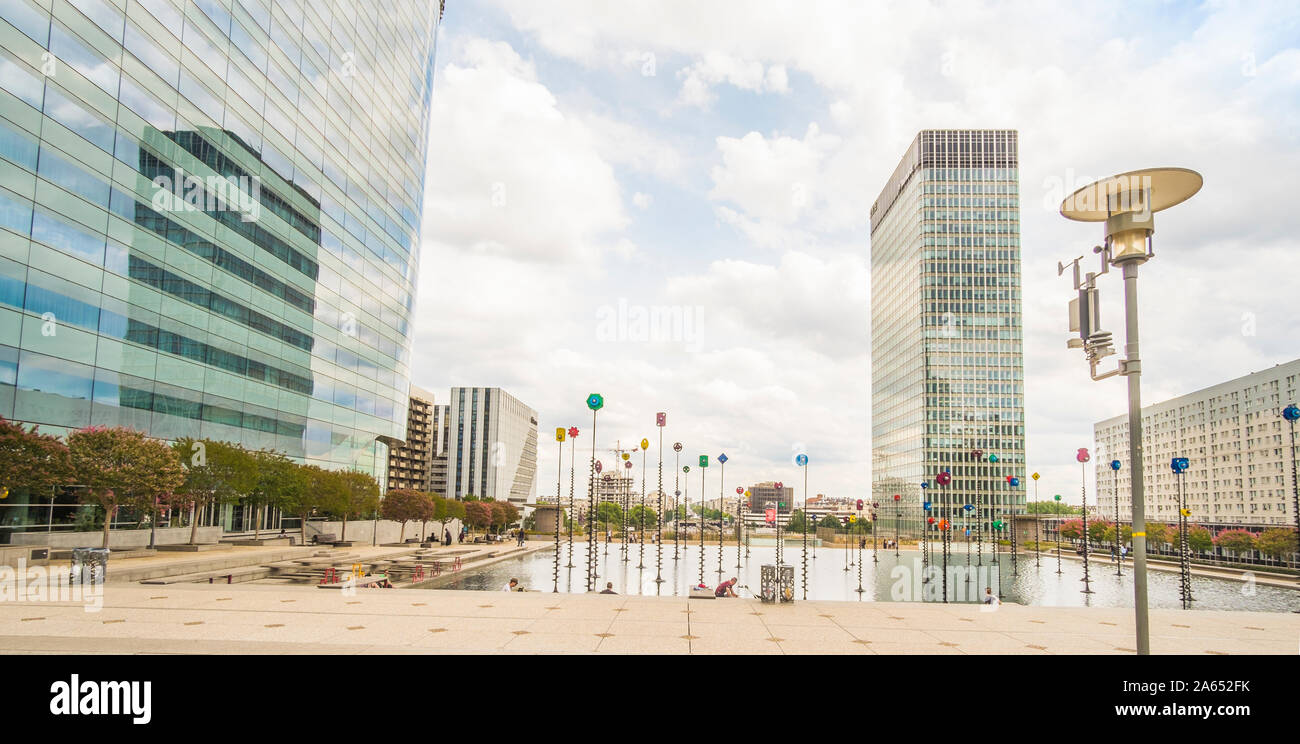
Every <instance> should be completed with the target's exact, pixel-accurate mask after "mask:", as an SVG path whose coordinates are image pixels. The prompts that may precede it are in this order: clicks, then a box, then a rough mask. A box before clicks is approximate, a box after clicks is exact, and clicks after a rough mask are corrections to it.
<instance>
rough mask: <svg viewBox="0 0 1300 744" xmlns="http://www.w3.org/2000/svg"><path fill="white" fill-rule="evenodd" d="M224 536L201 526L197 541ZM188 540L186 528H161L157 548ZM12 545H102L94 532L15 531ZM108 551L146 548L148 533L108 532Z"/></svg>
mask: <svg viewBox="0 0 1300 744" xmlns="http://www.w3.org/2000/svg"><path fill="white" fill-rule="evenodd" d="M224 533H225V530H223V529H222V528H221V527H220V526H216V527H200V528H199V530H198V542H201V543H215V542H217V541H218V540H220V539H221V536H222V534H224ZM189 541H190V528H189V527H160V528H159V529H158V537H157V543H156V544H157V545H183V544H185V543H188V542H189ZM9 543H10V544H11V545H48V546H50V547H51V548H54V549H61V550H70V549H72V548H98V547H101V546H102V545H103V544H104V533H103V532H102V531H99V530H96V531H94V532H15V533H14V534H12V535H10V536H9ZM108 547H109V549H111V550H130V549H134V548H147V547H149V530H112V531H110V532H109V533H108Z"/></svg>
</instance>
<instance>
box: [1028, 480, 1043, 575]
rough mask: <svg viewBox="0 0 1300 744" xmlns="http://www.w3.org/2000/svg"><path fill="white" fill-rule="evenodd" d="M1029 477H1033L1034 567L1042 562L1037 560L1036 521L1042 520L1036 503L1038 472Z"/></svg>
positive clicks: (1038, 547) (1038, 545)
mask: <svg viewBox="0 0 1300 744" xmlns="http://www.w3.org/2000/svg"><path fill="white" fill-rule="evenodd" d="M1029 477H1030V478H1033V479H1034V567H1035V568H1041V567H1042V564H1041V563H1040V562H1039V560H1038V556H1039V552H1040V551H1039V549H1040V548H1041V547H1042V546H1041V545H1040V544H1039V542H1040V540H1039V533H1038V523H1039V522H1041V521H1042V519H1043V515H1042V513H1041V512H1040V511H1038V510H1039V509H1041V508H1042V507H1040V506H1039V505H1038V473H1034V474H1033V475H1031V476H1029Z"/></svg>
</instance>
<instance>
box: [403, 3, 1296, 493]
mask: <svg viewBox="0 0 1300 744" xmlns="http://www.w3.org/2000/svg"><path fill="white" fill-rule="evenodd" d="M1079 7H1080V6H1079V5H1078V4H1077V3H1072V4H1065V3H1061V4H1056V3H1046V2H1041V1H1039V0H1033V1H1028V2H1007V3H985V2H954V3H939V4H935V3H926V2H911V1H909V2H896V3H863V2H858V1H856V0H846V1H845V2H833V1H831V0H817V1H815V2H803V3H790V2H775V1H768V0H762V1H759V0H748V1H747V2H743V3H742V2H708V3H703V2H696V1H695V0H681V1H680V2H617V3H614V2H597V1H595V0H592V1H590V2H579V1H577V0H548V2H536V1H535V0H453V1H452V2H448V3H447V13H446V17H445V20H444V22H443V26H442V30H441V32H440V34H441V37H440V48H439V53H438V69H437V73H436V82H435V86H434V87H435V95H434V107H433V114H432V124H431V128H430V147H429V164H428V175H427V178H426V183H425V216H424V235H423V251H422V257H421V274H420V299H419V306H418V318H417V321H416V342H415V355H414V361H413V373H412V382H413V383H414V384H416V385H418V386H420V387H423V388H426V389H428V390H430V391H432V392H434V393H435V395H436V396H437V397H438V398H439V399H440V402H441V401H443V400H445V397H446V394H447V393H446V391H447V388H448V387H449V386H451V385H480V386H500V387H502V388H504V389H506V390H507V391H508V392H510V393H511V394H513V395H515V396H516V397H518V398H520V399H522V400H523V401H524V402H525V403H527V404H529V405H531V406H532V407H533V408H535V409H536V410H537V411H538V412H539V414H540V427H539V428H540V439H541V451H540V453H539V461H540V462H539V465H540V469H539V485H538V492H539V494H545V493H547V492H548V491H549V489H551V488H553V487H554V485H553V484H554V482H555V473H556V470H555V468H556V465H555V454H556V453H555V447H556V445H555V442H554V437H553V436H552V432H553V430H554V428H555V427H557V426H569V425H577V426H578V427H580V428H581V429H582V434H581V435H580V437H579V439H578V444H579V446H580V447H581V448H583V449H586V450H587V451H588V453H589V452H590V450H589V448H590V446H591V441H592V440H591V437H590V431H589V429H590V426H591V416H590V413H589V412H588V411H587V409H586V407H585V405H584V400H585V397H586V395H587V394H588V393H590V392H600V393H602V394H604V396H605V400H606V406H605V408H604V410H602V411H601V413H600V417H599V420H598V431H597V437H596V443H597V446H598V448H600V449H606V448H609V447H613V446H614V444H615V441H616V440H618V441H621V442H622V443H623V445H624V446H628V445H629V444H630V443H632V442H636V441H639V440H640V439H641V438H642V437H649V438H650V439H651V441H652V448H651V450H650V457H651V460H650V463H651V467H650V472H651V486H652V487H653V485H654V483H653V479H654V463H655V459H654V458H655V457H656V449H655V447H654V446H653V444H654V443H655V442H656V441H657V436H656V435H657V432H655V431H654V429H655V426H654V414H655V412H656V411H667V412H668V423H669V426H668V428H667V429H666V430H665V432H664V435H665V448H666V449H668V447H670V443H671V442H672V441H681V442H682V443H683V444H684V451H683V455H685V456H688V457H689V458H690V463H691V464H692V466H694V460H695V458H696V456H697V455H699V454H709V455H710V456H716V455H717V454H718V453H720V452H726V453H727V454H728V456H729V457H730V458H731V459H730V462H729V466H728V467H727V471H726V484H725V486H726V490H727V492H728V493H733V492H734V489H735V487H736V486H740V485H748V484H750V483H752V482H756V481H759V480H785V481H786V482H787V483H797V482H798V481H799V478H798V475H797V470H798V469H797V468H796V466H795V465H794V464H793V461H792V460H793V455H794V454H795V453H797V452H799V451H806V452H807V453H808V455H809V457H810V458H811V462H812V464H811V467H810V470H809V478H810V480H809V490H810V491H811V492H812V493H827V494H831V495H837V496H839V495H847V496H854V497H858V496H864V495H867V494H868V493H869V490H868V484H869V482H870V481H869V471H870V462H871V460H870V453H871V425H870V417H871V332H870V283H871V278H870V264H871V259H870V249H871V248H870V229H869V228H870V224H869V220H868V212H869V210H870V207H871V204H872V202H873V201H874V200H875V198H876V196H877V195H878V193H879V191H880V189H881V187H882V185H883V183H884V181H885V180H886V179H887V178H888V176H889V174H890V173H891V172H892V170H893V168H894V167H895V165H896V164H897V162H898V160H899V158H900V157H901V155H902V153H903V151H904V150H905V148H906V147H907V145H908V144H909V143H910V142H911V141H912V139H913V137H914V136H915V135H916V132H917V131H918V130H920V129H923V128H1003V127H1005V128H1013V129H1017V130H1019V132H1020V153H1021V168H1020V179H1021V180H1020V189H1021V243H1022V246H1023V253H1024V264H1023V282H1024V295H1025V298H1024V322H1025V332H1026V335H1025V375H1026V415H1027V419H1028V421H1027V424H1028V458H1029V469H1030V470H1031V471H1032V470H1038V471H1040V472H1041V473H1042V474H1043V476H1044V478H1043V481H1042V482H1041V487H1042V488H1043V497H1044V498H1047V497H1048V496H1049V495H1050V494H1052V493H1057V492H1059V493H1062V494H1064V495H1065V497H1066V498H1067V499H1070V500H1073V501H1074V502H1075V503H1078V499H1079V481H1078V477H1079V476H1078V466H1077V465H1076V464H1075V463H1074V452H1075V450H1076V449H1077V448H1078V447H1083V446H1089V447H1090V446H1091V445H1092V424H1093V423H1094V422H1096V421H1099V420H1101V419H1104V418H1108V417H1111V416H1114V415H1118V414H1120V413H1122V412H1123V411H1124V406H1125V394H1124V382H1123V380H1122V378H1112V379H1111V380H1107V381H1103V382H1097V383H1094V382H1092V381H1091V380H1090V379H1089V377H1088V374H1087V368H1086V365H1085V364H1084V362H1083V359H1082V355H1081V353H1080V352H1077V351H1067V349H1066V348H1065V341H1066V338H1067V336H1068V334H1067V332H1066V327H1065V313H1066V309H1065V307H1066V303H1067V301H1068V300H1069V298H1070V296H1071V292H1072V290H1071V285H1070V284H1069V280H1068V276H1067V277H1061V278H1058V277H1057V274H1056V262H1057V261H1058V260H1067V261H1068V260H1069V259H1071V258H1073V257H1075V256H1079V255H1083V254H1085V253H1087V254H1088V255H1089V258H1090V259H1091V258H1092V257H1091V253H1090V251H1089V250H1088V249H1089V248H1091V246H1093V245H1094V244H1096V243H1097V242H1099V241H1100V239H1101V237H1102V235H1101V230H1100V227H1099V226H1096V225H1091V224H1088V225H1085V224H1080V223H1072V222H1068V221H1067V220H1065V219H1063V218H1061V217H1060V216H1059V215H1058V214H1057V212H1056V208H1057V205H1059V203H1060V200H1061V199H1062V198H1063V196H1065V195H1066V194H1068V193H1069V192H1070V191H1073V189H1074V188H1075V187H1077V186H1081V185H1084V184H1086V183H1088V182H1090V181H1092V180H1094V179H1096V178H1100V177H1104V176H1107V175H1110V174H1113V173H1118V172H1122V171H1126V170H1132V169H1136V168H1145V167H1153V166H1182V167H1188V168H1193V169H1196V170H1198V171H1200V172H1201V173H1202V174H1203V175H1204V177H1205V187H1204V188H1203V189H1202V191H1201V192H1200V194H1198V195H1197V196H1196V197H1195V198H1194V199H1192V200H1191V201H1189V202H1187V203H1186V204H1184V205H1181V206H1179V207H1177V208H1175V209H1173V210H1171V211H1169V212H1166V213H1162V214H1161V215H1160V217H1159V219H1158V220H1157V222H1158V228H1157V232H1156V243H1155V250H1156V258H1155V259H1154V260H1153V261H1152V262H1150V263H1148V264H1147V265H1146V266H1145V267H1144V268H1143V270H1142V271H1143V273H1142V276H1143V279H1142V285H1141V294H1142V297H1141V304H1142V308H1143V316H1142V323H1143V325H1142V341H1143V368H1144V372H1145V374H1144V376H1143V381H1144V382H1143V394H1144V400H1146V401H1147V402H1156V401H1160V400H1164V399H1166V398H1169V397H1172V396H1175V395H1179V394H1183V393H1186V392H1190V391H1192V390H1195V389H1198V388H1201V387H1204V386H1207V385H1210V384H1213V383H1216V382H1219V381H1222V380H1226V379H1229V378H1232V377H1237V376H1240V375H1243V374H1246V373H1249V372H1252V371H1258V370H1261V369H1264V368H1267V367H1270V366H1272V365H1274V364H1276V363H1280V362H1284V361H1288V360H1290V359H1294V358H1296V357H1297V356H1300V353H1298V352H1300V343H1297V341H1300V333H1298V331H1300V320H1298V318H1300V312H1298V311H1300V299H1297V297H1296V292H1295V289H1294V287H1295V279H1294V275H1295V271H1296V269H1297V268H1298V267H1300V260H1298V259H1297V253H1296V249H1297V247H1298V240H1297V237H1296V236H1297V235H1300V209H1297V208H1296V207H1295V205H1294V203H1293V202H1294V200H1295V199H1296V195H1298V194H1300V6H1297V5H1296V4H1295V3H1294V2H1293V0H1283V1H1281V2H1254V1H1252V2H1245V3H1228V2H1206V3H1175V2H1163V3H1160V2H1153V3H1119V2H1115V3H1093V4H1090V5H1089V11H1088V14H1087V15H1084V14H1082V13H1080V11H1079ZM1101 292H1102V298H1103V325H1104V326H1105V327H1107V328H1110V329H1112V330H1115V331H1120V330H1122V326H1121V322H1122V294H1121V292H1122V289H1121V286H1120V281H1119V279H1118V278H1117V277H1114V276H1112V277H1108V278H1106V279H1104V280H1103V283H1102V284H1101ZM1118 335H1119V334H1118V333H1117V336H1118ZM667 454H668V455H669V456H671V455H672V452H671V449H668V452H667ZM612 457H613V456H612V455H611V454H609V453H608V452H605V454H604V456H603V459H604V460H605V462H606V464H609V463H610V462H611V461H612ZM686 461H687V460H686V457H683V463H686ZM579 462H580V464H582V463H585V460H583V459H582V458H581V455H580V458H579ZM668 464H671V460H668ZM565 469H566V470H567V469H568V455H567V452H566V454H565ZM637 470H638V472H639V468H638V469H637ZM664 472H665V476H666V478H667V481H668V482H667V484H666V490H668V491H669V492H671V490H672V487H673V486H672V469H671V468H667V467H666V468H665V471H664ZM697 472H698V471H697V470H696V469H695V468H694V467H692V473H691V475H692V479H691V482H692V488H691V495H692V496H695V495H697V494H698V489H699V483H700V481H699V479H698V476H697ZM717 472H718V471H717V469H716V465H715V466H714V467H711V468H710V469H709V475H710V478H709V480H708V493H709V495H710V496H716V495H717V493H718V489H719V483H718V478H717ZM564 480H565V481H566V482H565V483H564V489H565V490H566V491H567V488H568V483H567V473H566V474H565V478H564ZM1090 487H1091V486H1090ZM1031 496H1032V494H1031ZM796 498H802V492H801V491H798V492H797V496H796ZM1093 498H1095V497H1093Z"/></svg>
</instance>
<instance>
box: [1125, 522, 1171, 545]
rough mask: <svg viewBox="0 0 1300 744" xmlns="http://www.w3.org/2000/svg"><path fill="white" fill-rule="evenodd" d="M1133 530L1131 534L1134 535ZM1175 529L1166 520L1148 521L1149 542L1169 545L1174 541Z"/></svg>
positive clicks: (1150, 543)
mask: <svg viewBox="0 0 1300 744" xmlns="http://www.w3.org/2000/svg"><path fill="white" fill-rule="evenodd" d="M1132 534H1133V533H1132V532H1130V533H1129V536H1130V537H1132ZM1175 534H1176V533H1175V530H1174V529H1173V528H1172V527H1170V526H1169V525H1167V524H1165V523H1164V522H1147V544H1149V545H1157V546H1159V545H1167V544H1169V543H1172V542H1173V541H1174V535H1175Z"/></svg>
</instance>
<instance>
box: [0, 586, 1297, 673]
mask: <svg viewBox="0 0 1300 744" xmlns="http://www.w3.org/2000/svg"><path fill="white" fill-rule="evenodd" d="M987 609H988V608H986V607H982V606H979V605H935V604H916V603H870V602H867V603H858V602H828V601H806V602H796V603H794V604H789V605H765V604H762V603H760V602H758V601H757V600H752V599H730V600H698V599H697V600H688V599H685V598H681V597H644V596H610V595H596V594H585V595H584V594H552V593H543V592H530V593H506V592H474V591H453V590H404V589H392V590H384V589H358V590H356V591H355V592H354V593H351V594H349V593H345V592H343V591H339V590H337V589H319V588H317V587H314V586H267V585H255V584H234V585H230V586H224V585H199V584H184V585H181V584H173V585H168V586H147V585H125V584H118V585H112V584H111V585H109V586H108V588H107V591H106V593H105V595H104V604H103V608H102V610H100V611H99V612H87V611H85V609H84V607H83V605H82V604H80V603H51V602H2V603H0V653H4V654H15V653H109V654H113V653H122V654H151V653H152V654H157V653H161V654H170V653H187V654H192V653H212V654H235V653H243V654H248V653H251V654H373V653H383V654H429V653H581V654H588V653H596V654H620V653H655V654H687V653H690V654H709V653H728V654H755V653H760V654H1075V653H1086V654H1126V653H1134V649H1133V644H1134V632H1133V613H1132V611H1131V610H1128V609H1119V608H1053V607H1023V606H1018V605H1003V606H1001V607H998V608H996V610H995V611H991V612H990V611H982V610H987ZM1151 651H1152V653H1157V654H1289V655H1294V654H1296V653H1297V652H1298V651H1300V615H1296V614H1291V613H1262V612H1217V611H1207V610H1192V611H1182V610H1160V609H1153V610H1151Z"/></svg>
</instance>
